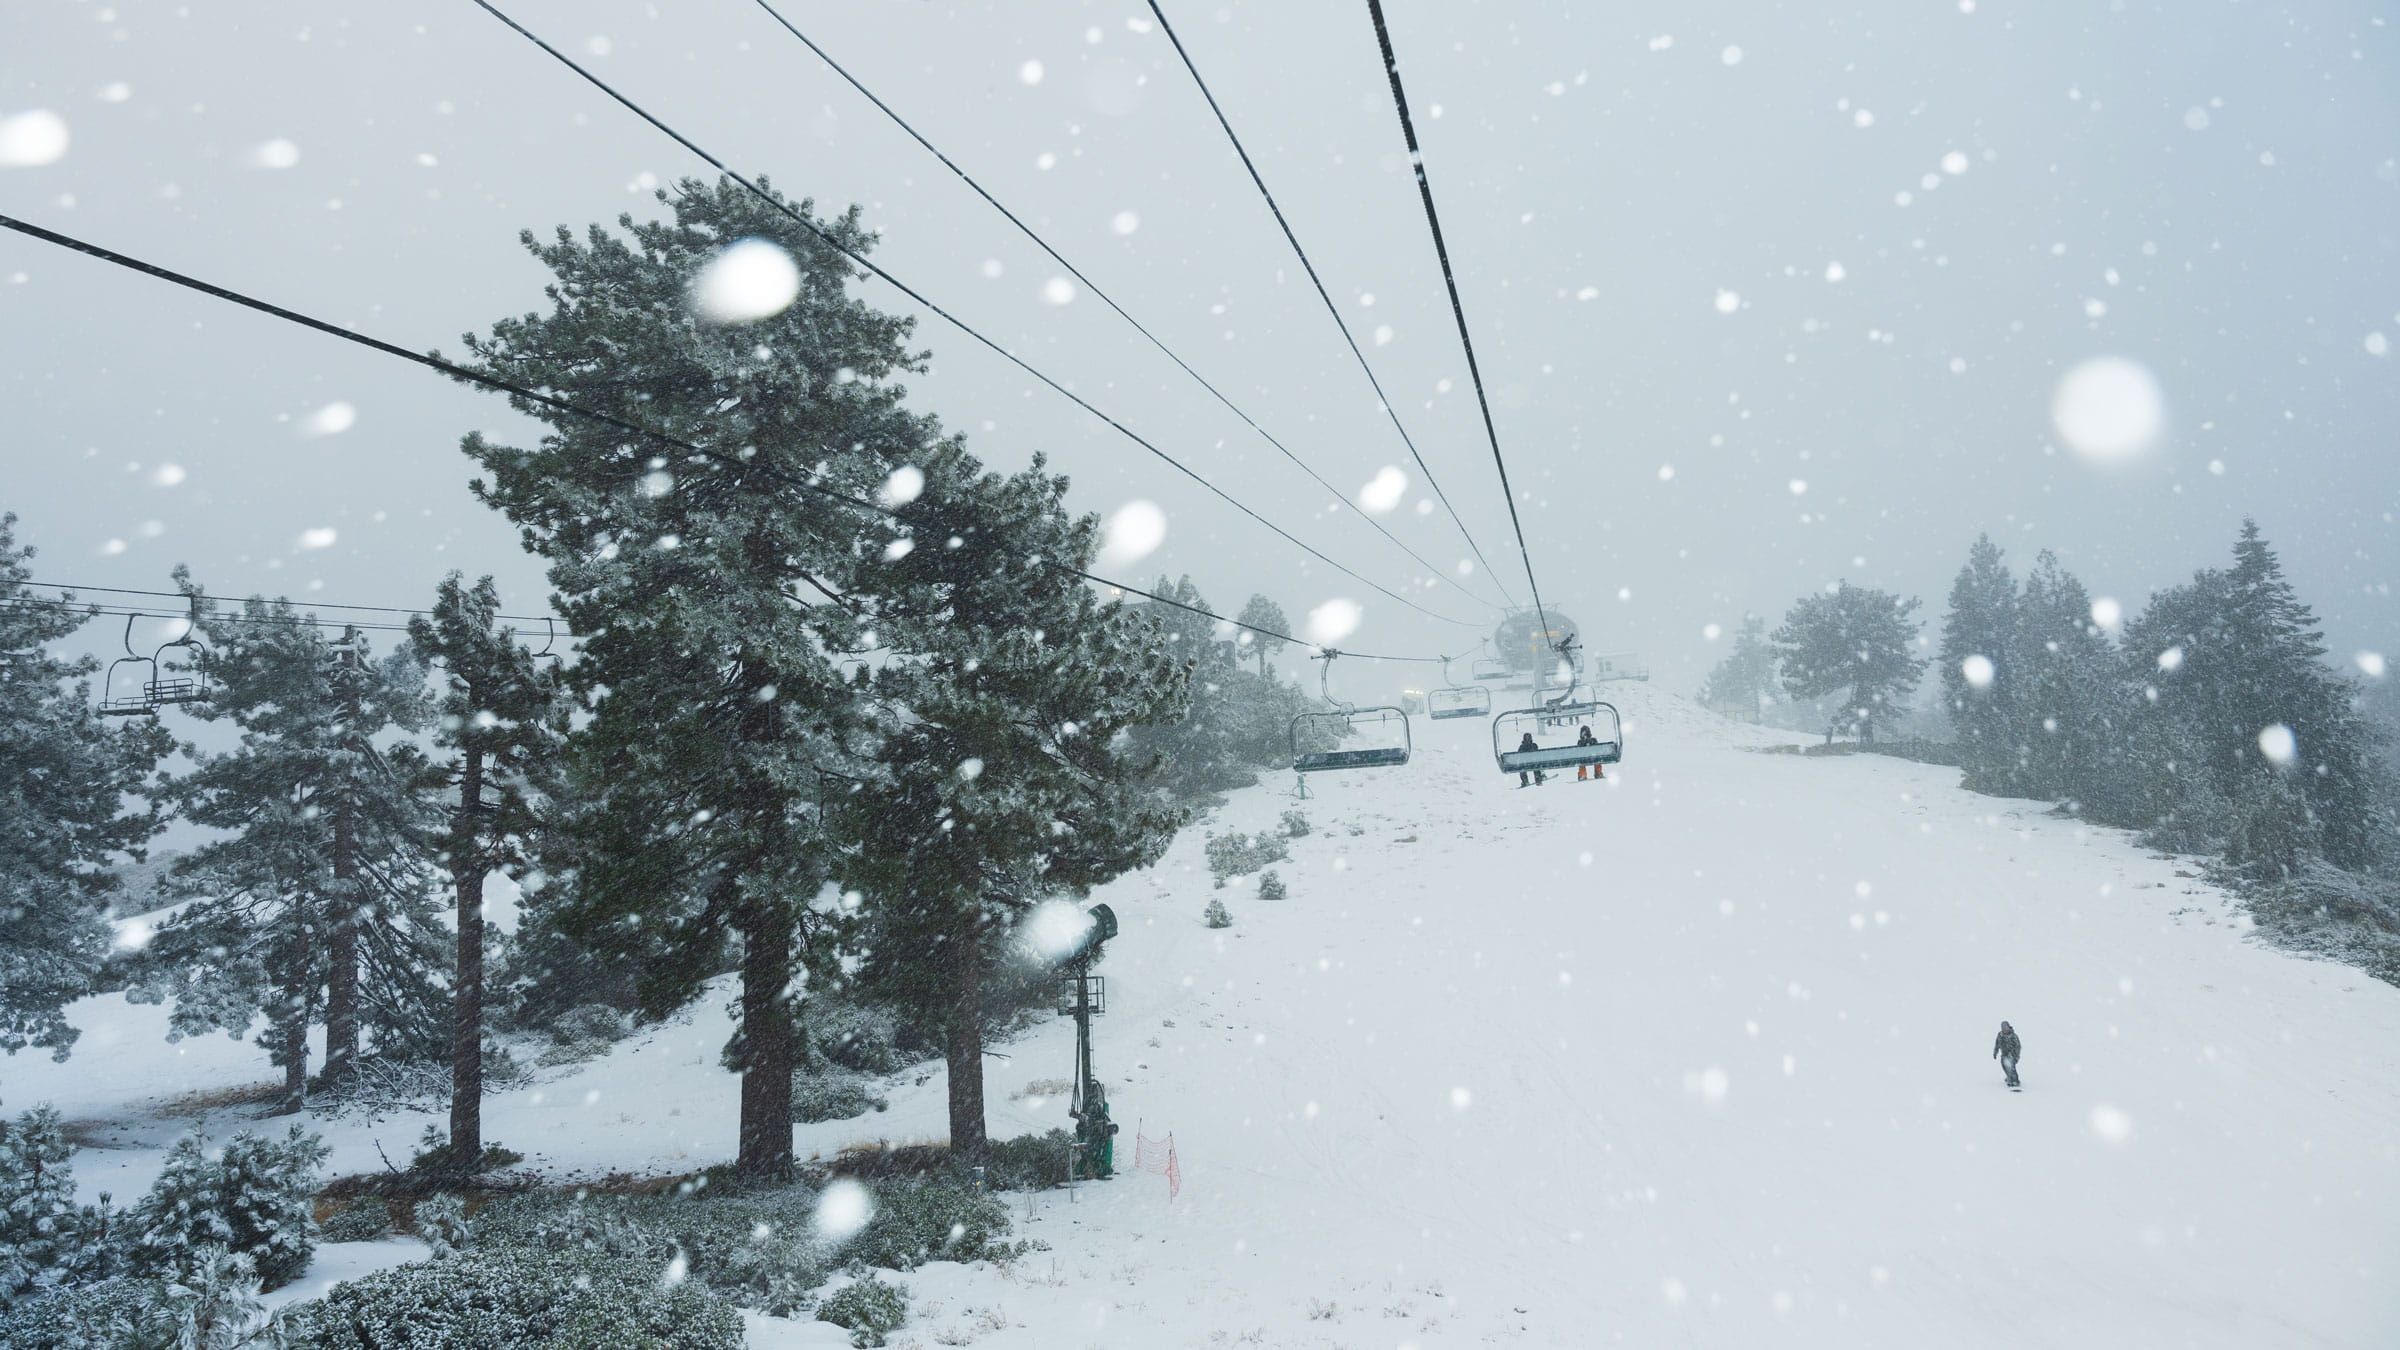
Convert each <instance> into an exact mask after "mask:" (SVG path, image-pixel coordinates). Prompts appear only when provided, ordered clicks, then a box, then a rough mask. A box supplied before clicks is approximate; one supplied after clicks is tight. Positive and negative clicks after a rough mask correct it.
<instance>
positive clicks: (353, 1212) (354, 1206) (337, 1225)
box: [317, 1195, 392, 1242]
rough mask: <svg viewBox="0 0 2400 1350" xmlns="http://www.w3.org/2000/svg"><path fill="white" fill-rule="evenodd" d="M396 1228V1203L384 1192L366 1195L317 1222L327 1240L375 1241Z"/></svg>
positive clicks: (320, 1234) (320, 1233)
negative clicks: (394, 1210)
mask: <svg viewBox="0 0 2400 1350" xmlns="http://www.w3.org/2000/svg"><path fill="white" fill-rule="evenodd" d="M391 1231H392V1207H391V1205H390V1203H389V1202H387V1201H386V1200H385V1199H384V1198H383V1197H382V1196H380V1195H362V1196H360V1197H359V1198H357V1199H356V1200H353V1201H351V1202H350V1203H349V1204H347V1205H344V1206H342V1207H341V1208H340V1209H339V1210H337V1211H335V1212H334V1213H333V1215H332V1216H331V1217H329V1218H327V1219H326V1220H325V1222H323V1223H321V1224H319V1225H317V1236H318V1237H321V1238H323V1239H325V1240H326V1241H327V1242H373V1241H374V1240H375V1239H377V1238H379V1237H384V1236H386V1235H388V1234H390V1232H391Z"/></svg>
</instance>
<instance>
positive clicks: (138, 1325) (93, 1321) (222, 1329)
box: [0, 1247, 295, 1350]
mask: <svg viewBox="0 0 2400 1350" xmlns="http://www.w3.org/2000/svg"><path fill="white" fill-rule="evenodd" d="M187 1265H188V1266H189V1270H188V1272H187V1273H186V1274H184V1275H182V1276H179V1277H177V1278H175V1279H172V1280H144V1279H132V1278H117V1279H106V1280H101V1281H98V1282H97V1283H93V1284H88V1285H83V1286H80V1287H77V1288H71V1289H59V1290H55V1291H53V1292H51V1293H48V1294H45V1295H43V1296H42V1297H40V1298H35V1299H28V1300H26V1301H25V1302H23V1303H20V1304H19V1305H17V1306H16V1307H15V1308H12V1309H10V1310H9V1311H8V1312H6V1313H0V1345H4V1346H7V1347H8V1348H9V1350H186V1348H187V1347H188V1348H189V1350H252V1348H253V1347H255V1350H281V1347H284V1346H287V1345H291V1344H295V1343H294V1342H292V1341H291V1340H290V1339H289V1338H288V1331H287V1327H286V1325H285V1320H284V1317H283V1315H282V1314H280V1313H270V1312H268V1311H267V1310H266V1309H265V1308H264V1307H263V1306H261V1304H260V1303H259V1300H258V1273H257V1271H256V1270H254V1269H253V1268H252V1266H251V1263H250V1259H249V1258H248V1257H246V1256H240V1255H236V1254H233V1253H230V1252H227V1251H226V1250H225V1249H224V1248H222V1247H203V1248H198V1249H195V1250H194V1252H193V1253H192V1256H191V1259H190V1260H189V1261H188V1262H187Z"/></svg>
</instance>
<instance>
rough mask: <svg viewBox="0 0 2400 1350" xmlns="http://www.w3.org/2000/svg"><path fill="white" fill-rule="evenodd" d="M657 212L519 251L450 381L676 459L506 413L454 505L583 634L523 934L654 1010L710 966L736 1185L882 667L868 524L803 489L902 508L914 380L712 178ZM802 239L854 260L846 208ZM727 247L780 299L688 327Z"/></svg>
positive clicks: (836, 268)
mask: <svg viewBox="0 0 2400 1350" xmlns="http://www.w3.org/2000/svg"><path fill="white" fill-rule="evenodd" d="M659 198H660V200H661V201H663V202H665V203H666V204H667V206H668V207H669V209H670V210H671V212H672V218H671V219H668V220H663V221H650V222H636V221H635V220H633V219H632V218H631V217H630V216H627V217H620V219H619V222H618V225H619V229H618V230H617V231H614V232H612V231H610V230H608V229H605V228H602V227H598V226H595V227H593V228H592V229H590V230H589V231H587V232H586V233H585V235H584V236H583V237H582V238H580V239H579V238H578V237H577V236H576V235H575V234H574V233H572V232H570V231H568V230H566V229H563V228H562V229H560V230H559V231H558V233H557V234H556V236H555V237H553V238H552V239H550V240H548V241H541V240H537V239H536V238H535V237H534V236H533V235H531V234H530V233H528V234H527V235H525V236H524V241H525V244H526V247H527V248H528V249H529V250H531V251H532V253H533V254H534V256H535V257H536V258H537V259H538V260H539V261H540V262H541V263H542V264H543V265H544V266H545V267H547V268H549V270H550V271H551V273H552V275H553V276H554V277H555V281H554V282H553V284H552V286H551V288H550V290H549V295H550V298H551V301H552V304H551V308H550V310H549V312H547V313H535V314H527V315H525V316H522V317H518V318H510V319H504V320H502V321H500V322H498V323H496V324H494V325H493V326H492V328H491V329H490V331H489V332H488V333H485V334H480V335H477V334H470V335H469V337H468V338H467V346H468V351H469V357H468V360H469V362H470V363H471V364H472V365H474V366H476V367H477V368H479V369H482V370H485V371H488V372H490V373H492V374H494V375H497V376H500V377H502V378H504V379H508V380H511V381H514V382H517V383H519V384H523V385H526V386H528V387H530V388H536V389H540V390H543V391H545V392H546V393H549V394H551V395H554V396H556V397H559V398H562V399H565V400H567V401H569V402H571V403H573V404H575V405H576V406H579V407H583V408H589V409H592V410H595V411H599V412H604V413H607V414H610V415H612V416H615V417H618V418H621V419H623V420H624V421H626V422H630V423H633V424H635V425H639V426H646V427H652V428H656V429H657V430H658V431H660V432H661V433H662V434H665V435H671V436H673V437H676V438H678V439H680V440H682V441H684V442H687V443H689V444H691V445H694V446H697V447H698V449H697V450H686V449H682V448H678V447H677V446H675V445H671V444H668V443H667V442H664V441H656V440H649V439H645V438H644V437H642V436H640V435H636V434H629V433H627V432H625V431H623V430H621V429H618V428H612V427H609V426H606V425H604V424H600V423H596V422H593V421H591V420H589V419H587V418H581V417H575V416H572V415H569V414H566V413H564V412H561V411H560V410H558V409H557V408H554V407H551V406H548V405H545V404H541V403H536V402H533V401H531V400H524V399H520V400H517V407H518V408H519V410H520V411H522V412H524V413H526V414H528V415H530V416H533V417H536V418H539V419H541V420H543V421H544V422H545V423H546V424H547V434H546V435H545V436H544V437H543V438H542V440H541V441H540V442H539V443H538V444H536V445H534V446H532V447H530V448H518V447H513V446H507V445H502V444H499V443H496V442H494V441H491V440H488V439H486V438H485V437H483V436H481V435H472V436H469V437H468V438H467V439H466V442H465V445H464V448H465V450H466V452H467V453H468V454H469V455H470V456H471V457H473V458H474V459H475V460H476V461H478V462H479V463H480V464H481V465H482V466H483V468H484V470H485V472H486V475H487V476H486V477H484V478H482V479H479V480H477V482H476V483H475V489H476V491H477V492H478V494H480V495H481V496H482V497H483V498H484V499H485V500H486V501H488V502H490V503H491V504H492V505H494V506H496V507H498V508H500V509H501V510H502V511H504V512H506V513H507V515H508V517H509V519H511V520H512V521H514V522H515V523H516V524H517V525H518V527H519V528H520V530H521V531H522V533H523V536H524V540H525V543H526V546H527V547H528V548H529V549H531V550H532V551H534V552H536V553H539V554H541V555H542V556H543V557H544V558H545V559H547V560H548V562H549V565H550V579H551V582H552V584H553V585H554V586H555V587H556V588H557V592H558V596H559V600H560V602H561V605H562V610H563V614H564V616H565V618H566V619H567V621H568V622H569V623H570V624H571V625H572V626H573V627H574V629H575V630H576V631H577V632H580V633H586V634H590V635H591V636H590V637H589V638H588V639H587V640H586V642H585V643H584V646H583V649H582V653H581V655H580V657H579V659H578V660H577V662H576V663H575V665H574V667H573V668H572V669H571V671H570V673H569V679H570V682H571V683H572V685H573V686H574V687H575V688H576V689H577V690H578V691H579V693H580V694H581V696H582V698H583V700H584V702H585V704H586V705H587V706H588V708H589V711H590V720H589V722H588V723H586V724H584V725H583V726H582V727H581V729H580V731H579V733H578V735H577V737H576V741H577V746H578V748H577V750H576V751H575V752H574V753H573V754H572V755H571V765H572V768H571V772H572V775H573V777H572V783H573V787H572V789H571V791H570V792H569V794H568V797H569V798H570V799H571V800H572V809H570V810H567V811H564V812H562V828H563V829H564V830H565V831H567V832H568V833H569V834H571V835H572V836H573V837H572V839H571V840H569V841H568V845H567V847H568V849H569V851H570V852H571V854H572V856H573V858H574V860H575V863H574V865H575V873H574V876H573V878H572V881H571V884H559V885H555V886H554V887H553V888H552V889H551V890H550V891H547V892H545V896H546V897H552V898H551V899H549V900H548V902H547V908H548V909H549V911H550V912H549V915H548V921H549V922H553V923H555V924H557V925H559V926H560V927H562V928H563V929H564V930H566V931H569V932H571V933H573V934H574V936H575V937H576V938H577V940H578V941H580V942H582V943H583V944H584V945H586V946H587V947H591V948H594V949H596V950H599V951H602V952H603V953H605V954H608V955H612V956H618V957H621V958H625V959H639V960H641V961H642V966H641V975H642V980H641V989H642V999H643V1002H644V1004H645V1006H646V1007H647V1008H648V1009H649V1010H650V1011H652V1012H654V1013H655V1012H664V1011H666V1010H669V1009H672V1008H674V1007H677V1006H680V1005H681V1004H683V1003H685V1002H687V1001H689V1000H690V999H692V998H693V997H696V996H697V995H698V994H699V992H700V990H701V989H702V987H703V985H704V984H705V982H706V981H708V980H709V979H710V978H712V977H714V976H716V975H718V974H720V973H722V971H723V970H724V963H725V960H726V959H727V957H728V954H729V951H730V953H731V956H732V959H733V960H734V961H736V962H737V963H738V969H739V972H740V978H741V994H740V1008H741V1013H740V1017H741V1020H740V1026H739V1029H738V1030H737V1032H736V1034H735V1037H734V1041H733V1043H732V1045H731V1047H730V1050H729V1054H730V1059H731V1062H732V1064H733V1065H734V1066H735V1067H736V1068H737V1069H739V1071H740V1072H741V1074H742V1088H741V1103H742V1104H741V1122H740V1140H741V1143H740V1154H739V1166H740V1167H741V1168H742V1169H743V1170H744V1171H746V1172H750V1173H753V1174H780V1173H784V1172H787V1171H788V1170H789V1169H790V1167H791V1151H792V1075H793V1070H794V1067H795V1064H796V1056H797V1041H796V1033H795V1029H794V1026H793V1010H794V1000H795V998H796V997H797V994H798V991H799V989H800V988H801V987H803V984H804V981H803V980H802V978H801V976H802V974H803V971H804V969H805V967H806V965H807V964H808V963H810V962H812V961H816V962H822V961H826V960H830V955H829V951H830V948H829V947H828V945H827V944H826V943H824V942H823V941H821V940H820V939H821V938H822V937H823V935H824V932H825V930H826V929H827V928H828V927H830V926H831V925H832V924H833V922H834V920H835V919H836V918H838V916H834V915H828V914H826V913H824V912H822V911H821V910H820V909H819V908H818V907H817V906H816V905H815V901H816V899H817V897H818V895H819V892H820V891H822V890H823V888H824V886H825V883H826V882H827V880H828V879H829V878H830V877H831V876H832V873H833V867H834V864H835V861H836V857H837V854H838V852H839V849H840V841H838V840H836V839H834V838H832V837H831V836H829V835H828V834H827V832H826V830H825V828H824V822H823V816H824V813H825V811H826V809H827V808H828V806H829V805H831V804H834V803H836V802H838V801H839V800H840V799H841V798H842V797H843V796H844V795H845V794H847V793H848V792H849V791H851V790H852V788H853V786H854V785H855V784H856V782H857V781H858V780H859V778H860V777H861V776H862V772H863V761H862V752H863V751H864V750H866V749H867V748H869V747H870V746H871V744H872V741H871V738H870V736H869V730H870V729H869V728H868V727H867V725H866V724H865V722H864V720H863V714H864V712H865V709H866V699H865V690H864V687H863V686H864V683H865V681H866V679H867V675H866V673H865V671H864V668H863V667H864V660H865V658H866V656H867V655H868V654H869V653H871V652H873V651H874V650H875V649H877V648H878V647H879V646H881V639H880V638H879V636H878V635H877V634H876V633H875V632H874V631H873V630H872V628H871V626H870V624H869V623H868V621H867V620H866V619H865V618H864V617H863V616H864V615H865V613H866V612H867V611H866V607H864V606H863V605H861V604H860V602H858V601H856V600H854V599H853V598H852V597H851V595H850V592H851V590H852V588H853V586H854V585H856V584H858V582H859V578H860V576H861V575H862V574H863V573H866V572H871V570H872V569H873V567H875V566H877V565H880V564H881V562H882V561H883V559H882V554H881V551H880V550H879V549H878V550H872V551H871V550H869V549H868V547H867V546H866V544H865V543H864V540H865V539H866V538H867V536H868V534H869V532H870V530H874V531H883V526H882V522H881V521H880V519H879V518H877V517H875V516H873V515H871V514H868V513H865V512H862V511H861V510H860V509H859V508H857V507H855V506H851V505H848V504H845V503H843V502H839V501H836V500H832V499H829V498H828V497H826V496H824V495H821V494H819V493H816V492H811V491H807V490H806V486H807V485H818V486H821V487H823V488H825V489H829V490H831V491H834V492H838V493H842V494H846V495H849V496H852V497H860V498H864V497H870V496H875V495H877V494H881V496H882V499H883V500H884V501H885V502H887V503H890V504H892V505H894V506H897V507H902V508H903V509H905V504H906V503H908V502H910V501H912V500H913V499H914V497H915V496H916V494H917V492H918V491H919V490H920V487H921V485H922V482H923V479H922V477H921V475H920V473H919V471H918V470H917V469H916V468H915V467H914V466H915V464H916V463H917V461H918V460H920V459H921V458H922V457H923V456H925V455H926V454H927V453H929V448H930V447H931V446H932V445H933V443H934V442H935V439H936V436H937V433H936V431H935V429H934V427H933V425H932V423H931V420H930V419H927V418H923V417H919V416H917V415H915V414H913V413H911V412H909V411H908V410H907V409H906V408H905V407H903V406H902V403H901V399H902V395H903V392H904V391H903V390H902V388H901V387H900V386H899V385H898V384H896V383H894V382H893V377H894V376H895V375H897V374H900V373H902V372H908V371H917V370H922V369H923V368H924V358H923V357H922V356H921V355H919V354H916V353H912V352H910V351H909V350H908V348H907V346H906V341H907V338H908V334H909V331H910V328H911V321H910V320H908V319H905V318H900V317H897V316H893V315H887V314H881V313H878V312H876V311H875V310H872V309H870V308H868V307H867V306H866V305H865V304H863V303H861V302H860V301H858V300H856V299H853V298H852V297H851V296H850V295H848V294H847V290H846V288H847V286H848V283H849V282H850V281H851V279H852V278H853V277H854V276H855V275H856V269H855V267H854V266H853V265H852V264H851V263H850V261H849V260H848V259H847V258H845V257H844V256H843V255H842V254H841V253H839V252H838V251H836V250H835V249H833V248H831V247H829V246H828V245H826V244H825V243H823V242H821V241H820V240H819V239H818V238H816V237H815V236H814V235H812V234H810V233H809V232H808V231H806V230H803V229H801V228H800V227H799V226H798V225H797V224H795V223H794V222H793V221H792V220H791V219H790V218H789V217H788V216H786V215H785V214H784V213H783V212H781V211H779V210H776V209H774V208H773V207H771V206H769V205H768V204H766V203H765V202H762V201H760V200H759V199H758V198H756V197H754V196H752V195H751V194H750V193H749V192H748V191H747V190H745V189H744V188H742V187H741V186H740V185H738V184H736V183H734V182H732V181H730V180H725V179H720V180H719V181H717V182H715V183H713V184H711V183H702V182H697V181H690V180H687V181H685V182H682V183H680V184H678V185H677V186H676V188H675V190H674V191H673V193H671V194H670V193H665V192H662V193H660V194H659ZM796 209H797V210H799V211H800V212H803V213H805V212H807V211H809V209H810V206H809V204H808V203H806V202H802V203H800V204H799V205H798V207H797V208H796ZM821 228H822V229H823V230H824V231H825V232H826V233H827V234H828V235H830V236H831V237H833V238H836V239H838V240H840V241H841V242H842V243H843V244H844V246H846V247H848V248H851V249H854V250H857V251H859V252H862V253H863V252H864V251H865V250H867V249H869V248H871V247H872V246H873V244H874V239H873V236H871V235H870V234H869V233H868V232H867V231H866V230H865V229H864V228H863V227H862V226H861V225H860V224H859V221H858V215H857V212H856V211H851V212H848V213H845V214H843V215H842V216H840V217H838V218H836V219H831V220H826V221H823V222H821ZM743 241H747V244H746V246H747V247H751V248H776V249H780V250H782V251H783V253H784V254H785V255H786V256H787V257H788V258H789V259H790V260H791V261H792V264H793V265H794V267H795V268H796V271H797V276H796V282H797V292H796V294H795V295H794V296H793V298H792V303H791V304H790V305H789V306H788V307H787V308H784V309H782V310H781V311H780V312H776V313H773V314H770V315H766V316H763V317H757V316H754V317H752V318H750V319H748V320H720V319H717V318H711V317H708V313H709V311H708V310H707V307H706V306H696V305H695V303H694V302H695V301H696V300H698V299H701V298H703V297H702V296H701V294H700V292H699V290H698V289H697V288H698V287H699V286H700V284H701V276H702V273H703V272H704V271H705V270H706V269H707V268H708V266H709V265H710V264H711V263H713V262H715V261H717V259H718V258H719V257H720V256H721V255H722V254H724V252H725V251H726V250H727V248H728V247H729V246H731V245H734V244H735V243H737V242H743ZM884 532H885V533H888V531H884ZM946 538H947V536H944V535H927V536H925V537H924V538H923V539H922V540H921V541H920V542H922V543H923V544H924V546H925V548H926V549H927V550H931V551H939V550H940V549H941V548H942V547H944V542H945V540H946ZM870 584H871V583H870Z"/></svg>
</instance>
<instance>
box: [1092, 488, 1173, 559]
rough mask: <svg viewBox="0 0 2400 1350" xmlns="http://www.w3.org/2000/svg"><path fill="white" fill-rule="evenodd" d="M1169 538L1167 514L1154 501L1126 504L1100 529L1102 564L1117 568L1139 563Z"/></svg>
mask: <svg viewBox="0 0 2400 1350" xmlns="http://www.w3.org/2000/svg"><path fill="white" fill-rule="evenodd" d="M1166 538H1167V513H1166V512H1164V511H1161V510H1160V509H1158V505H1157V504H1156V503H1154V502H1148V501H1130V502H1127V503H1125V504H1124V505H1123V506H1121V507H1119V508H1117V511H1116V514H1114V515H1112V516H1110V517H1109V518H1108V521H1107V523H1106V524H1104V525H1102V526H1101V527H1100V557H1099V565H1100V566H1102V567H1106V568H1111V569H1114V568H1119V567H1124V566H1127V565H1129V564H1132V563H1137V562H1140V561H1141V560H1142V559H1144V558H1147V557H1149V556H1150V555H1151V553H1153V552H1154V551H1156V550H1157V548H1158V546H1159V545H1160V544H1162V543H1164V542H1166Z"/></svg>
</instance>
